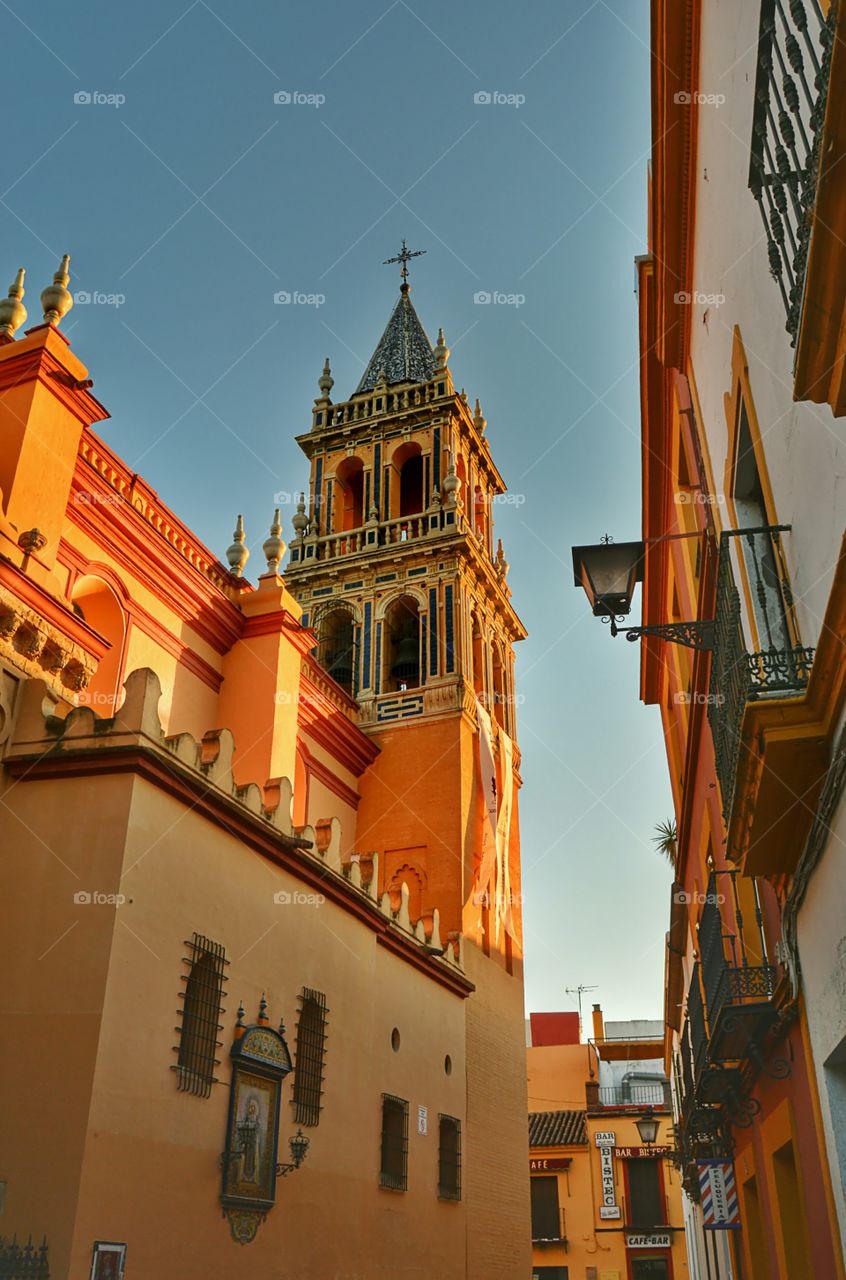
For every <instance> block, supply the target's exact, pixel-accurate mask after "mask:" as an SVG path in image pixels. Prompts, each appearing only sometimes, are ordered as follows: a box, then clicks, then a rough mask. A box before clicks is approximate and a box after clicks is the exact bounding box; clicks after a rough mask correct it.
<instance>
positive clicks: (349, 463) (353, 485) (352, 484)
mask: <svg viewBox="0 0 846 1280" xmlns="http://www.w3.org/2000/svg"><path fill="white" fill-rule="evenodd" d="M365 516H366V512H365V510H364V464H363V463H362V461H361V458H344V460H343V462H340V463H339V464H338V466H337V468H336V470H335V530H336V531H337V532H343V533H346V532H347V531H348V530H350V529H360V528H361V526H362V525H363V524H364V520H365Z"/></svg>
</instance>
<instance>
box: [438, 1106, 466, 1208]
mask: <svg viewBox="0 0 846 1280" xmlns="http://www.w3.org/2000/svg"><path fill="white" fill-rule="evenodd" d="M438 1122H439V1123H438V1139H439V1142H438V1196H439V1197H440V1199H441V1200H460V1199H461V1121H460V1120H456V1118H455V1116H438Z"/></svg>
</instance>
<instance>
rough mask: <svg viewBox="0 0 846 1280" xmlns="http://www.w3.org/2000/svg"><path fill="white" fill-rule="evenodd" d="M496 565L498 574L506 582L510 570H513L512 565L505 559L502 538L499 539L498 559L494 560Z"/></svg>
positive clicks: (497, 545)
mask: <svg viewBox="0 0 846 1280" xmlns="http://www.w3.org/2000/svg"><path fill="white" fill-rule="evenodd" d="M494 564H495V566H496V571H497V574H498V575H499V577H500V578H501V579H502V580H503V582H504V581H505V579H506V578H507V577H508V570H509V569H510V568H511V565H510V564H509V563H508V561H507V560H506V558H505V552H504V551H503V549H502V538H499V539H497V544H496V559H495V560H494Z"/></svg>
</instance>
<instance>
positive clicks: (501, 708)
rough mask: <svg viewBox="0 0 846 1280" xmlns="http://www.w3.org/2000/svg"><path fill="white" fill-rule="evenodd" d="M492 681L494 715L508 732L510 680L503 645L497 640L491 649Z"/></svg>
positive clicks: (492, 709)
mask: <svg viewBox="0 0 846 1280" xmlns="http://www.w3.org/2000/svg"><path fill="white" fill-rule="evenodd" d="M491 683H492V686H493V688H492V691H491V692H492V695H493V696H492V702H493V706H492V708H491V712H492V715H493V717H494V719H495V720H496V722H497V724H498V725H500V726H501V727H502V728H503V729H505V731H506V732H508V728H509V720H508V680H507V676H506V670H505V661H504V659H503V656H502V646H501V645H500V643H499V641H498V640H497V641H495V642H494V645H493V648H492V650H491Z"/></svg>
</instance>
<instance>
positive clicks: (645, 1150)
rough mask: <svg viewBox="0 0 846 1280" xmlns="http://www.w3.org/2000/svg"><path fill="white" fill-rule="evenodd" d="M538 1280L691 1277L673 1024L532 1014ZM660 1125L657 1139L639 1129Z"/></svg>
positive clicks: (529, 1057)
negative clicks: (672, 1067) (669, 1034)
mask: <svg viewBox="0 0 846 1280" xmlns="http://www.w3.org/2000/svg"><path fill="white" fill-rule="evenodd" d="M530 1022H531V1044H530V1045H529V1047H528V1049H527V1069H528V1082H529V1170H530V1180H531V1189H532V1274H533V1277H534V1278H535V1280H575V1278H578V1280H673V1278H674V1280H679V1278H680V1277H687V1276H688V1274H689V1271H688V1257H687V1242H686V1235H685V1227H684V1219H683V1213H682V1192H681V1177H680V1174H679V1172H678V1170H677V1169H676V1167H675V1165H674V1163H673V1157H674V1155H675V1141H674V1129H673V1116H672V1106H671V1098H670V1089H669V1082H668V1081H667V1080H666V1078H665V1077H664V1073H663V1034H662V1028H661V1024H660V1023H658V1024H653V1023H609V1024H608V1026H607V1028H606V1026H605V1023H604V1019H603V1017H602V1013H601V1010H600V1009H599V1007H598V1006H596V1007H595V1009H594V1014H593V1035H592V1036H591V1037H590V1038H589V1039H588V1041H587V1042H586V1043H581V1042H580V1038H579V1032H578V1018H577V1015H566V1014H532V1016H531V1020H530ZM645 1120H646V1121H649V1122H650V1123H651V1125H652V1126H653V1127H652V1129H651V1130H649V1131H646V1132H647V1136H648V1138H649V1141H648V1142H646V1141H645V1140H644V1138H643V1137H642V1136H641V1133H640V1132H639V1130H638V1122H639V1121H641V1122H643V1121H645Z"/></svg>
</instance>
